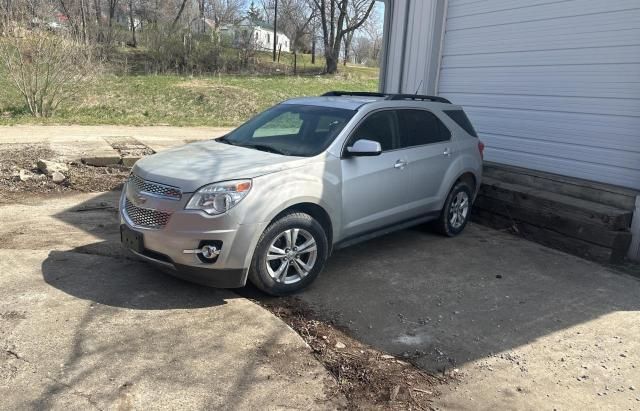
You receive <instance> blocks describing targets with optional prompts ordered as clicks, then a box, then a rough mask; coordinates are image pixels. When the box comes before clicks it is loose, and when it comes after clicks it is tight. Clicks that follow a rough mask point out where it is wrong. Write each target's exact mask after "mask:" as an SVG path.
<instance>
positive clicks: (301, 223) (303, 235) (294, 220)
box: [249, 212, 329, 295]
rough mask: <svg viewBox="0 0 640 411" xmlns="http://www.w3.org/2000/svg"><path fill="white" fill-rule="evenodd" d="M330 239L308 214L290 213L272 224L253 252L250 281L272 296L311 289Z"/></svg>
mask: <svg viewBox="0 0 640 411" xmlns="http://www.w3.org/2000/svg"><path fill="white" fill-rule="evenodd" d="M328 248H329V247H328V243H327V235H326V234H325V232H324V229H323V228H322V226H321V225H320V223H318V222H317V221H316V220H314V219H313V217H311V216H310V215H308V214H304V213H296V212H294V213H290V214H286V215H284V216H282V217H281V218H279V219H278V220H276V221H274V222H273V223H271V224H270V225H269V226H268V227H267V228H266V229H265V231H264V233H262V236H261V237H260V240H258V245H257V246H256V250H255V252H254V256H253V261H252V263H251V269H250V271H249V279H250V280H251V282H252V283H253V284H254V285H255V286H256V287H258V288H259V289H261V290H262V291H264V292H266V293H267V294H271V295H286V294H290V293H293V292H296V291H298V290H301V289H302V288H304V287H306V286H307V285H309V284H310V283H311V282H313V280H315V278H316V277H317V276H318V274H320V271H322V268H323V267H324V263H325V261H326V259H327V251H328Z"/></svg>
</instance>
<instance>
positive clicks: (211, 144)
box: [133, 140, 307, 193]
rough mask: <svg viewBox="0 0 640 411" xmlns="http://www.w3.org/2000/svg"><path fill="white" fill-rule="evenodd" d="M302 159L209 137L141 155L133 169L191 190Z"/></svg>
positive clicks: (302, 159) (299, 162)
mask: <svg viewBox="0 0 640 411" xmlns="http://www.w3.org/2000/svg"><path fill="white" fill-rule="evenodd" d="M306 160H307V158H305V157H292V156H283V155H279V154H274V153H268V152H264V151H258V150H255V149H251V148H245V147H237V146H231V145H228V144H223V143H218V142H216V141H214V140H210V141H204V142H199V143H192V144H187V145H185V146H182V147H178V148H174V149H170V150H167V151H163V152H161V153H158V154H154V155H151V156H148V157H144V158H142V159H140V160H139V161H137V162H136V164H135V165H134V167H133V173H134V174H135V175H137V176H139V177H141V178H143V179H145V180H149V181H154V182H156V183H161V184H166V185H170V186H174V187H179V188H180V189H181V190H182V192H184V193H191V192H194V191H196V190H197V189H198V188H200V187H202V186H203V185H206V184H211V183H215V182H218V181H225V180H233V179H239V178H254V177H258V176H261V175H265V174H270V173H274V172H278V171H282V170H285V169H288V168H293V167H297V166H299V165H302V164H303V163H304V162H305V161H306Z"/></svg>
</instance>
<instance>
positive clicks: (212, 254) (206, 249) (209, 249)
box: [182, 240, 222, 264]
mask: <svg viewBox="0 0 640 411" xmlns="http://www.w3.org/2000/svg"><path fill="white" fill-rule="evenodd" d="M220 251H222V241H218V240H203V241H200V244H199V245H198V248H194V249H192V250H183V251H182V252H183V253H184V254H196V255H197V256H198V259H199V260H200V261H202V262H203V263H207V264H213V263H215V262H216V261H217V260H218V256H219V255H220Z"/></svg>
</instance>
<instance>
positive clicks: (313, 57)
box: [311, 36, 316, 64]
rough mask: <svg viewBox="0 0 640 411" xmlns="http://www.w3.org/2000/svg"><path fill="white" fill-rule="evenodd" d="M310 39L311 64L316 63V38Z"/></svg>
mask: <svg viewBox="0 0 640 411" xmlns="http://www.w3.org/2000/svg"><path fill="white" fill-rule="evenodd" d="M312 37H313V38H312V39H311V64H316V38H315V36H312Z"/></svg>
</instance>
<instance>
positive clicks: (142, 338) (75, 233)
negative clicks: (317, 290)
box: [0, 193, 342, 410]
mask: <svg viewBox="0 0 640 411" xmlns="http://www.w3.org/2000/svg"><path fill="white" fill-rule="evenodd" d="M116 196H117V194H114V193H108V194H98V195H96V194H93V195H88V194H83V195H73V196H65V197H59V198H48V199H47V200H46V201H38V200H36V199H34V198H25V199H24V203H23V204H13V205H6V206H1V207H0V220H1V221H2V224H1V225H0V273H2V275H0V290H2V294H1V295H2V296H1V298H0V398H2V400H0V409H3V410H5V409H6V410H17V409H34V408H35V409H50V408H53V409H69V408H70V409H92V408H96V409H146V408H149V407H152V408H158V409H249V408H261V409H282V408H295V409H307V408H310V409H327V408H329V409H331V408H335V407H337V406H339V405H340V404H341V403H342V399H341V397H340V396H338V397H334V396H333V395H332V393H335V392H336V385H335V382H334V380H332V379H331V378H330V377H329V374H328V373H327V371H326V370H325V369H324V368H323V366H322V365H321V364H320V363H319V362H318V361H317V360H316V359H315V358H314V357H313V355H312V353H311V352H310V349H309V347H308V346H307V345H306V344H305V343H304V341H303V340H302V339H301V338H300V337H299V336H298V335H297V334H296V333H295V332H294V331H293V330H291V329H290V328H289V327H288V326H286V325H285V324H284V323H282V322H281V321H280V320H279V319H277V318H276V317H274V316H273V315H271V314H270V313H269V312H267V311H265V310H263V309H262V308H260V307H259V306H257V305H255V304H253V303H251V302H250V301H248V300H246V299H243V298H239V297H238V296H237V295H236V294H234V293H232V292H230V291H225V290H214V289H209V288H203V287H199V286H195V285H191V284H189V283H185V282H182V281H179V280H176V279H174V278H172V277H169V276H167V275H164V274H162V273H160V272H158V271H157V270H156V269H154V268H153V267H151V266H148V265H146V264H144V263H140V262H137V261H133V260H129V259H126V258H125V256H124V255H122V254H121V251H120V248H119V247H118V245H117V241H118V239H117V235H118V234H117V233H118V231H117V227H118V225H117V220H116V214H115V212H114V209H113V208H109V206H115V205H116ZM82 204H84V206H85V207H86V206H87V205H90V206H97V207H98V209H96V210H93V211H75V210H76V209H77V207H78V206H81V205H82ZM100 207H102V208H100ZM105 207H106V208H105Z"/></svg>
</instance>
